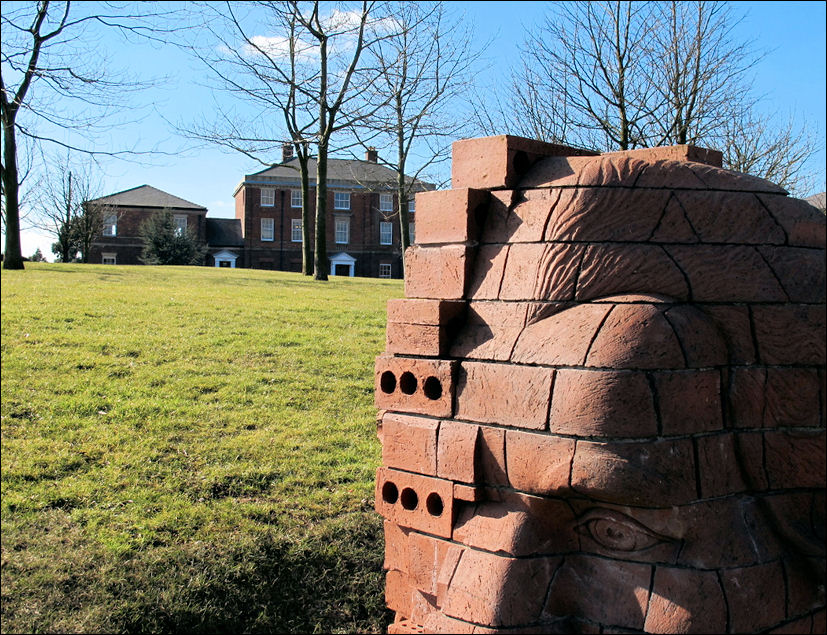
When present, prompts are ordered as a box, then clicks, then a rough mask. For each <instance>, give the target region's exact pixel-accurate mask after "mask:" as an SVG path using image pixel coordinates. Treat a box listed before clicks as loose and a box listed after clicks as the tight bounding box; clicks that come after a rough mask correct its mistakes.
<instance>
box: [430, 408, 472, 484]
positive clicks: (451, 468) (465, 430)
mask: <svg viewBox="0 0 827 635" xmlns="http://www.w3.org/2000/svg"><path fill="white" fill-rule="evenodd" d="M479 436H480V431H479V426H476V425H472V424H468V423H459V422H455V421H443V422H442V425H441V426H440V428H439V442H438V454H437V457H438V459H437V476H439V477H440V478H447V479H450V480H452V481H460V482H461V483H475V482H477V470H476V469H475V459H476V456H477V443H478V440H479Z"/></svg>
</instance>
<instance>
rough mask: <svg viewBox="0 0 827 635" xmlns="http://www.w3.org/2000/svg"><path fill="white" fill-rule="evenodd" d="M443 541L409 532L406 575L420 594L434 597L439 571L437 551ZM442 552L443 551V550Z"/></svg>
mask: <svg viewBox="0 0 827 635" xmlns="http://www.w3.org/2000/svg"><path fill="white" fill-rule="evenodd" d="M440 543H442V544H444V545H448V544H449V543H446V542H445V541H443V540H437V539H435V538H431V537H430V536H424V535H423V534H420V533H417V532H415V531H414V532H411V534H410V537H409V540H408V562H409V568H408V575H409V576H410V580H411V583H412V584H413V585H414V586H415V587H416V588H417V589H418V590H419V591H421V592H422V593H427V594H429V595H433V596H436V592H437V590H436V577H437V572H438V571H439V565H438V550H439V545H440ZM443 550H444V549H443Z"/></svg>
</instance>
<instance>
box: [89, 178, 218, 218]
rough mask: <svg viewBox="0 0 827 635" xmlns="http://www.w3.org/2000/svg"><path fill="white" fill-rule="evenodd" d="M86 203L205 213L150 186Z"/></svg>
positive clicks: (135, 188) (191, 204) (140, 186)
mask: <svg viewBox="0 0 827 635" xmlns="http://www.w3.org/2000/svg"><path fill="white" fill-rule="evenodd" d="M87 202H88V203H100V204H103V205H114V206H118V207H161V208H166V207H168V208H171V209H190V210H198V211H201V210H203V211H205V212H206V211H207V208H206V207H204V206H202V205H196V204H195V203H190V202H189V201H185V200H184V199H183V198H179V197H177V196H173V195H172V194H168V193H167V192H164V191H162V190H159V189H158V188H155V187H152V186H151V185H139V186H138V187H133V188H132V189H130V190H124V191H123V192H117V193H116V194H110V195H108V196H102V197H101V198H96V199H92V200H91V201H87Z"/></svg>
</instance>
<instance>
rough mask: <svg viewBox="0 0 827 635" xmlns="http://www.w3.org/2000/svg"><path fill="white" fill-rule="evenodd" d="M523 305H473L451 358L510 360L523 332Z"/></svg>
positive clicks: (455, 341) (477, 303)
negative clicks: (515, 344)
mask: <svg viewBox="0 0 827 635" xmlns="http://www.w3.org/2000/svg"><path fill="white" fill-rule="evenodd" d="M527 308H528V306H527V305H526V304H525V303H522V302H471V303H469V309H468V319H467V320H466V322H465V324H464V325H463V327H462V329H461V331H460V332H459V334H458V335H457V337H456V338H455V339H454V341H453V344H452V345H451V349H450V353H451V357H460V358H462V357H465V358H468V359H480V360H498V361H507V360H508V359H509V357H510V356H511V350H512V349H513V348H514V343H515V342H516V341H517V338H518V337H519V336H520V333H522V331H523V325H524V324H525V320H526V311H527Z"/></svg>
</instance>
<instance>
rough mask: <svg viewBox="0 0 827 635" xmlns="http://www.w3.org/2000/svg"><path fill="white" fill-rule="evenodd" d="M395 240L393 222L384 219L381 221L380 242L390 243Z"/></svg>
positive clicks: (381, 243) (383, 243) (382, 243)
mask: <svg viewBox="0 0 827 635" xmlns="http://www.w3.org/2000/svg"><path fill="white" fill-rule="evenodd" d="M392 242H393V223H389V222H387V221H382V222H381V223H379V244H380V245H390V244H391V243H392Z"/></svg>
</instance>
